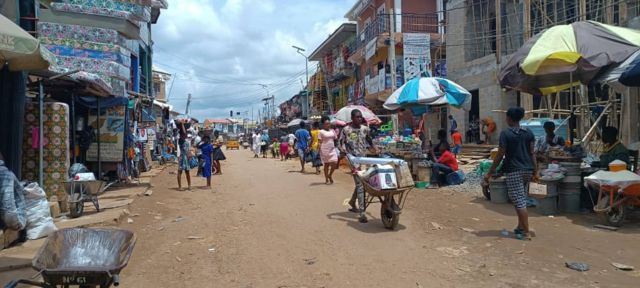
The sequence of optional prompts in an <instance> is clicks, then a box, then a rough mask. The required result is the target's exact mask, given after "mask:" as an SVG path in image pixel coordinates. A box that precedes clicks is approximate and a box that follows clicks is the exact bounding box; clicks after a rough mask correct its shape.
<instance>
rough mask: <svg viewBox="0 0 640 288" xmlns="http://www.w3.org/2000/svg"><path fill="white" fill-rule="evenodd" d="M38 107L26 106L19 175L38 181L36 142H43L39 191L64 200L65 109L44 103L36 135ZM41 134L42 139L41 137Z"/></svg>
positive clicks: (67, 139) (67, 154)
mask: <svg viewBox="0 0 640 288" xmlns="http://www.w3.org/2000/svg"><path fill="white" fill-rule="evenodd" d="M38 119H40V116H39V113H38V104H37V103H29V104H27V107H26V111H25V122H24V141H23V148H22V151H23V152H22V155H23V156H22V176H23V178H24V180H27V181H38V177H39V175H38V163H39V147H40V146H39V143H40V141H42V142H43V144H42V145H43V151H44V153H43V159H44V163H43V167H44V171H43V172H44V183H43V184H44V185H43V187H42V188H43V189H44V191H45V192H46V193H47V196H53V195H55V196H57V197H58V199H65V189H64V181H65V180H66V179H67V170H68V169H69V162H70V161H69V106H68V105H67V104H64V103H54V102H48V103H45V106H44V133H39V130H38V128H39V120H38ZM42 135H43V136H42Z"/></svg>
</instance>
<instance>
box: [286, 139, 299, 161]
mask: <svg viewBox="0 0 640 288" xmlns="http://www.w3.org/2000/svg"><path fill="white" fill-rule="evenodd" d="M296 140H298V139H296V136H295V135H293V133H289V135H287V141H288V143H289V151H288V152H287V153H288V155H289V158H291V156H293V155H294V154H295V150H296V147H295V144H296Z"/></svg>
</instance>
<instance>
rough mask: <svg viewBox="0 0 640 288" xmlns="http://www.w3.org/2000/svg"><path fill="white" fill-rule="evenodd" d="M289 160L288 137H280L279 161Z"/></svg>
mask: <svg viewBox="0 0 640 288" xmlns="http://www.w3.org/2000/svg"><path fill="white" fill-rule="evenodd" d="M286 160H289V139H287V137H283V139H280V161H286Z"/></svg>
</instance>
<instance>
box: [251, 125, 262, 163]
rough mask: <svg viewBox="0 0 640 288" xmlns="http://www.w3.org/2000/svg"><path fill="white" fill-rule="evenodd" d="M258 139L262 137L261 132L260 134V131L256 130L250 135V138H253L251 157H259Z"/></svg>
mask: <svg viewBox="0 0 640 288" xmlns="http://www.w3.org/2000/svg"><path fill="white" fill-rule="evenodd" d="M260 139H262V134H260V131H256V132H255V133H254V134H253V136H252V140H253V158H259V157H260V148H261V146H260V141H261V140H260Z"/></svg>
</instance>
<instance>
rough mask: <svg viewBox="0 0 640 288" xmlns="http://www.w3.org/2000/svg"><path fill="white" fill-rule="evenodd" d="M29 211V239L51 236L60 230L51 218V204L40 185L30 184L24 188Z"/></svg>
mask: <svg viewBox="0 0 640 288" xmlns="http://www.w3.org/2000/svg"><path fill="white" fill-rule="evenodd" d="M24 198H25V201H26V208H27V209H26V210H27V238H28V239H31V240H35V239H39V238H42V237H46V236H49V234H51V233H53V232H55V231H56V230H58V228H56V225H55V224H54V223H53V218H51V212H50V210H49V202H48V201H47V195H46V194H45V193H44V190H42V188H40V186H38V183H29V185H27V186H26V187H24Z"/></svg>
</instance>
